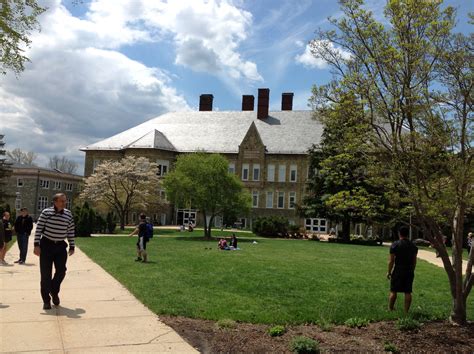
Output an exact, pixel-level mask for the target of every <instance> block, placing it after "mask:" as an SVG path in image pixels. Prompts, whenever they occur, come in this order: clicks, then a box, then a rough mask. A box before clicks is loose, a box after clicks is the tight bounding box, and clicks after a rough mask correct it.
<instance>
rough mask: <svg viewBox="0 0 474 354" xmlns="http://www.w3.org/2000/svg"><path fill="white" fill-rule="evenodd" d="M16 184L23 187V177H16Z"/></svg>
mask: <svg viewBox="0 0 474 354" xmlns="http://www.w3.org/2000/svg"><path fill="white" fill-rule="evenodd" d="M16 186H17V187H23V178H17V179H16Z"/></svg>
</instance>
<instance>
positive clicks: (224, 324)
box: [217, 318, 237, 329]
mask: <svg viewBox="0 0 474 354" xmlns="http://www.w3.org/2000/svg"><path fill="white" fill-rule="evenodd" d="M235 326H237V322H235V321H234V320H231V319H228V318H223V319H222V320H219V321H217V327H218V328H221V329H228V328H235Z"/></svg>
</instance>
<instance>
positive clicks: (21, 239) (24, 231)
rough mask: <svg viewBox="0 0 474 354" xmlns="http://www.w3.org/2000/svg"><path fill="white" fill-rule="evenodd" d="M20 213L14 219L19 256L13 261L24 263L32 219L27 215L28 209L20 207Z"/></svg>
mask: <svg viewBox="0 0 474 354" xmlns="http://www.w3.org/2000/svg"><path fill="white" fill-rule="evenodd" d="M20 212H21V214H20V215H19V216H18V217H17V218H16V220H15V232H16V237H17V243H18V248H19V249H20V258H19V259H18V260H17V261H15V263H18V264H24V263H25V261H26V254H27V253H28V237H29V236H30V234H31V230H32V229H33V219H32V218H31V216H29V215H28V209H26V208H21V209H20Z"/></svg>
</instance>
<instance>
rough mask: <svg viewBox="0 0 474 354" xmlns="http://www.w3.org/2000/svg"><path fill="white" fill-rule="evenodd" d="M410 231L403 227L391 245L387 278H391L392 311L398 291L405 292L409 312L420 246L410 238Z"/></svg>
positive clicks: (389, 304) (390, 308)
mask: <svg viewBox="0 0 474 354" xmlns="http://www.w3.org/2000/svg"><path fill="white" fill-rule="evenodd" d="M409 232H410V231H409V230H408V228H407V227H405V226H403V227H401V228H400V230H399V231H398V236H399V240H398V241H395V242H394V243H393V244H392V246H391V247H390V257H389V261H388V272H387V279H389V280H390V296H389V301H388V308H389V310H390V311H393V310H394V306H395V301H396V300H397V293H405V313H408V310H409V309H410V305H411V300H412V296H411V293H412V287H413V279H414V278H415V267H416V255H417V254H418V248H417V247H416V246H415V245H414V244H413V243H412V242H411V241H410V240H409V239H408V234H409ZM394 265H395V268H394Z"/></svg>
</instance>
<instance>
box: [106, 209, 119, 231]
mask: <svg viewBox="0 0 474 354" xmlns="http://www.w3.org/2000/svg"><path fill="white" fill-rule="evenodd" d="M106 223H107V232H108V233H109V234H113V233H114V232H115V228H116V227H117V223H116V221H115V220H114V216H113V215H112V212H110V211H109V212H108V213H107V221H106Z"/></svg>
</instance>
